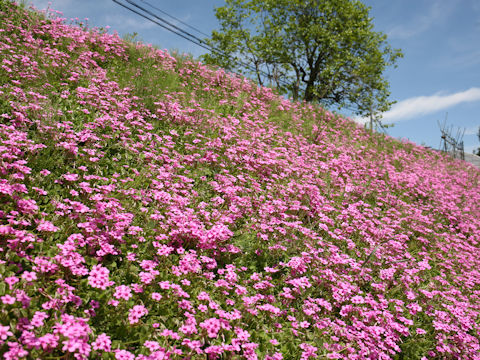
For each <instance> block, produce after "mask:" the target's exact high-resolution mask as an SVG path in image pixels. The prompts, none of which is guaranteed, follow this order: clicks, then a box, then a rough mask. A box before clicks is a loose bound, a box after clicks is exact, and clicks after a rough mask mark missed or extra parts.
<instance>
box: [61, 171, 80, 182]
mask: <svg viewBox="0 0 480 360" xmlns="http://www.w3.org/2000/svg"><path fill="white" fill-rule="evenodd" d="M63 178H64V179H65V180H67V181H77V180H78V174H70V173H68V174H64V175H63Z"/></svg>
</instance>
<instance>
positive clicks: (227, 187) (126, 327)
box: [0, 0, 480, 360]
mask: <svg viewBox="0 0 480 360" xmlns="http://www.w3.org/2000/svg"><path fill="white" fill-rule="evenodd" d="M0 63H1V64H0V117H1V120H0V155H1V161H0V202H1V208H0V300H1V302H0V353H1V354H3V357H4V358H5V359H24V358H29V359H36V358H38V359H72V358H76V359H100V358H101V359H119V360H131V359H132V360H133V359H243V358H245V359H257V358H258V359H270V360H279V359H367V358H368V359H480V346H479V333H480V315H479V314H480V272H479V269H480V248H479V241H480V183H479V180H480V172H479V171H478V170H477V169H474V168H473V167H470V166H468V165H466V164H465V163H463V162H460V161H454V160H451V159H448V158H446V157H444V156H442V155H440V154H437V153H435V152H431V151H429V150H426V149H424V148H421V147H418V146H415V145H413V144H409V143H400V142H398V141H396V140H394V139H391V138H388V137H385V136H382V135H378V134H369V133H368V132H366V131H365V130H364V129H362V128H360V127H358V126H357V125H355V124H354V123H353V122H352V121H350V120H346V119H342V118H340V117H337V116H334V115H332V114H330V113H329V112H326V111H323V110H321V109H319V108H316V107H313V106H310V105H305V104H299V103H291V102H289V101H287V100H284V99H283V98H281V97H279V96H277V95H275V94H274V93H273V92H272V91H271V90H270V89H267V88H258V87H256V86H255V85H254V84H252V83H251V82H250V81H247V80H246V79H243V78H238V77H235V76H232V75H229V74H226V73H225V72H223V71H222V70H218V71H217V70H213V69H210V68H208V67H205V66H203V65H201V64H199V63H196V62H193V61H190V60H188V59H185V58H174V57H172V56H171V55H169V54H168V53H167V52H164V51H159V50H156V49H154V48H151V47H147V46H144V45H141V44H131V43H126V42H124V41H122V40H121V39H119V38H118V37H117V36H115V35H109V34H106V33H104V32H102V31H99V30H88V31H87V30H86V29H82V28H81V27H75V26H70V25H66V24H64V23H63V22H62V20H61V19H60V18H54V17H47V18H46V17H45V16H42V15H39V14H37V13H32V12H27V11H25V10H24V9H22V8H20V7H17V6H15V5H12V3H10V2H9V1H6V0H0Z"/></svg>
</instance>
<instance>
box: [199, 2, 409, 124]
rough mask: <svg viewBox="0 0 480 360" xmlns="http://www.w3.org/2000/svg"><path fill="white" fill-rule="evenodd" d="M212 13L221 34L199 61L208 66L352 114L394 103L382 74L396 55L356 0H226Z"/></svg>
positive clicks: (214, 35)
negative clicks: (234, 72) (244, 76)
mask: <svg viewBox="0 0 480 360" xmlns="http://www.w3.org/2000/svg"><path fill="white" fill-rule="evenodd" d="M216 16H217V18H218V20H219V22H220V29H219V30H217V31H213V32H212V35H211V38H210V39H207V40H206V41H208V43H209V44H210V45H211V46H212V47H214V48H215V49H217V50H218V51H212V52H211V53H210V54H207V55H204V56H203V60H204V61H205V62H207V63H210V64H215V65H219V66H221V67H223V68H225V69H227V70H230V71H236V72H241V73H244V74H245V75H247V76H248V75H250V76H251V75H253V76H254V77H255V78H256V79H257V81H258V83H259V84H260V85H272V86H276V87H277V88H278V89H280V90H281V91H284V92H285V93H288V94H290V95H291V96H292V97H293V98H294V99H303V100H306V101H308V102H312V101H317V102H320V103H322V104H323V105H324V106H336V107H337V108H339V109H341V108H348V109H350V110H352V111H354V112H355V113H356V114H357V115H363V116H370V115H373V114H378V113H380V112H383V111H386V110H388V109H389V108H390V106H391V105H392V104H393V102H392V101H389V99H388V98H389V95H390V93H389V91H388V88H389V83H388V81H387V80H386V79H385V77H384V76H383V73H384V71H385V69H386V68H387V67H388V66H391V65H395V63H396V61H397V59H398V58H399V57H401V56H402V53H401V51H400V50H399V49H392V48H391V47H390V46H389V44H388V43H387V41H386V39H387V37H386V35H385V34H383V33H381V32H376V31H374V30H373V24H372V18H370V17H369V8H368V7H367V6H365V5H364V4H362V3H361V2H359V1H356V0H226V5H225V6H222V7H219V8H216ZM246 65H248V69H246Z"/></svg>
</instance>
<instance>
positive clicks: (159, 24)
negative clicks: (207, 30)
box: [112, 0, 211, 51]
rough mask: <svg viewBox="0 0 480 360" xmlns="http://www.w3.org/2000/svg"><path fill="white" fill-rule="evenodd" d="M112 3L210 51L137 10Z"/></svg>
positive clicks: (119, 3)
mask: <svg viewBox="0 0 480 360" xmlns="http://www.w3.org/2000/svg"><path fill="white" fill-rule="evenodd" d="M112 1H113V2H114V3H116V4H118V5H120V6H122V7H124V8H125V9H127V10H130V11H131V12H133V13H135V14H137V15H139V16H141V17H143V18H145V19H147V20H149V21H151V22H153V23H155V24H157V25H158V26H160V27H162V28H164V29H166V30H168V31H171V32H173V33H174V34H176V35H178V36H180V37H182V38H184V39H185V40H188V41H191V42H193V43H194V44H196V45H198V46H200V47H202V48H204V49H206V50H208V51H211V49H210V48H209V47H207V46H205V45H203V44H201V43H198V42H196V41H194V40H192V39H191V38H189V37H187V36H185V35H183V34H181V33H179V32H177V31H175V30H173V29H170V28H169V27H167V26H165V25H163V24H161V23H159V22H158V21H156V20H154V19H151V18H149V17H148V16H146V15H144V14H142V13H140V12H138V11H137V10H135V9H132V8H130V7H128V6H126V5H125V4H122V3H121V2H119V1H118V0H112Z"/></svg>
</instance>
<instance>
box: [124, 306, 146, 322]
mask: <svg viewBox="0 0 480 360" xmlns="http://www.w3.org/2000/svg"><path fill="white" fill-rule="evenodd" d="M147 314H148V310H147V308H146V307H145V306H143V305H135V306H134V307H133V308H131V309H130V310H129V312H128V321H129V322H130V324H136V323H138V321H139V320H140V318H141V317H142V316H144V315H147Z"/></svg>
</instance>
